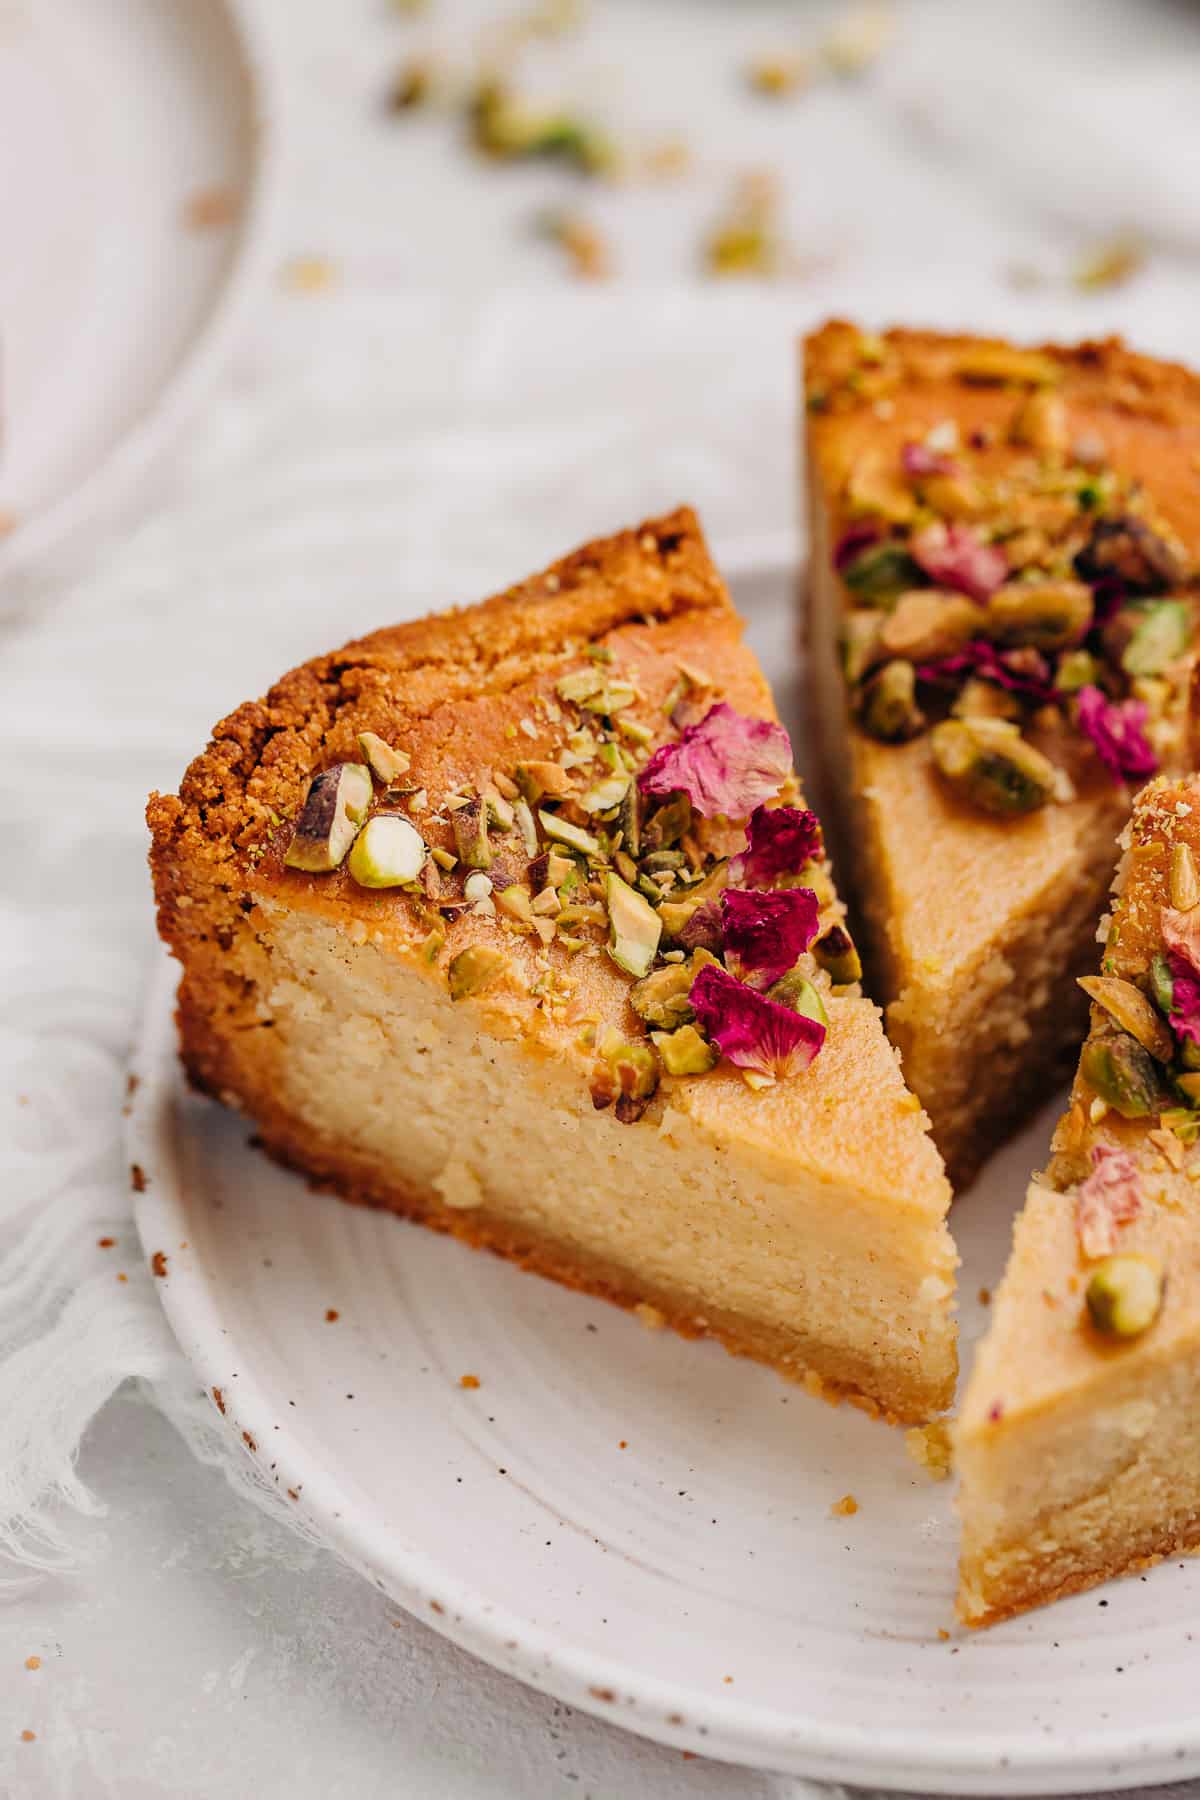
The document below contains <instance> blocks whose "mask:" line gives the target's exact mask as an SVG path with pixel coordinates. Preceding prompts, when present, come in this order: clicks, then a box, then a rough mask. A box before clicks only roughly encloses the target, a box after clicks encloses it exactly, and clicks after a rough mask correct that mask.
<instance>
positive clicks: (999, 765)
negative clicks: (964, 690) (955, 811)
mask: <svg viewBox="0 0 1200 1800" xmlns="http://www.w3.org/2000/svg"><path fill="white" fill-rule="evenodd" d="M929 747H930V750H931V752H932V754H933V760H934V764H935V766H936V767H937V769H938V771H939V773H940V774H941V775H942V777H943V779H944V780H945V781H946V782H947V783H948V784H949V786H950V787H952V788H953V789H954V791H955V793H957V794H958V795H959V796H960V798H962V799H963V800H966V801H967V802H968V804H970V805H971V806H977V807H979V808H981V809H982V810H983V811H984V812H990V813H996V814H998V815H1000V816H1001V817H1016V816H1018V815H1020V814H1021V813H1029V812H1036V811H1037V809H1038V808H1039V807H1041V806H1045V805H1046V803H1047V801H1049V800H1050V799H1051V798H1052V797H1053V796H1054V794H1055V793H1056V791H1057V789H1058V770H1057V769H1056V768H1055V766H1054V764H1053V763H1052V762H1051V761H1050V759H1049V758H1048V757H1045V756H1043V755H1042V753H1041V751H1040V750H1035V749H1034V747H1033V745H1032V744H1027V743H1026V742H1025V740H1024V738H1022V736H1021V735H1020V733H1019V732H1018V731H1017V729H1016V727H1015V726H1013V725H1011V724H1009V723H1008V721H1007V720H1004V719H970V720H966V719H944V720H943V721H942V723H941V724H940V725H935V726H934V728H933V730H932V731H931V732H930V734H929Z"/></svg>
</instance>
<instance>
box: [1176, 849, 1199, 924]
mask: <svg viewBox="0 0 1200 1800" xmlns="http://www.w3.org/2000/svg"><path fill="white" fill-rule="evenodd" d="M1197 904H1200V875H1197V872H1196V859H1195V857H1194V856H1193V855H1192V852H1191V848H1190V846H1189V845H1187V844H1175V845H1174V846H1173V847H1172V850H1171V905H1172V906H1173V907H1174V908H1175V910H1176V911H1177V912H1191V910H1192V908H1193V907H1194V906H1196V905H1197Z"/></svg>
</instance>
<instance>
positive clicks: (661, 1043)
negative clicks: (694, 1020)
mask: <svg viewBox="0 0 1200 1800" xmlns="http://www.w3.org/2000/svg"><path fill="white" fill-rule="evenodd" d="M650 1037H651V1040H652V1042H653V1044H654V1046H655V1048H656V1049H657V1051H658V1054H659V1055H660V1056H661V1057H662V1062H663V1068H664V1069H665V1070H666V1071H667V1074H668V1075H707V1073H708V1071H709V1070H710V1069H713V1068H715V1067H716V1065H717V1053H716V1051H715V1050H714V1049H713V1047H712V1045H711V1044H710V1043H709V1042H708V1039H707V1038H703V1037H701V1035H700V1033H699V1032H698V1031H697V1030H696V1027H695V1026H694V1025H681V1026H680V1027H679V1028H678V1030H676V1031H652V1032H651V1033H650Z"/></svg>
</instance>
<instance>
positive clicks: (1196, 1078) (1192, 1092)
mask: <svg viewBox="0 0 1200 1800" xmlns="http://www.w3.org/2000/svg"><path fill="white" fill-rule="evenodd" d="M1172 1085H1173V1086H1175V1087H1177V1088H1178V1089H1179V1092H1180V1093H1181V1094H1182V1096H1183V1098H1184V1100H1185V1101H1186V1102H1187V1104H1188V1105H1189V1106H1200V1074H1197V1075H1176V1076H1175V1077H1174V1079H1173V1084H1172Z"/></svg>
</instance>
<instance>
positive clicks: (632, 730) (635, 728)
mask: <svg viewBox="0 0 1200 1800" xmlns="http://www.w3.org/2000/svg"><path fill="white" fill-rule="evenodd" d="M616 724H617V730H618V731H619V732H620V733H621V735H622V736H623V737H627V738H628V739H629V741H630V743H633V744H650V743H653V741H654V733H653V732H652V731H651V729H650V727H649V726H648V725H643V724H642V722H641V720H640V719H627V718H626V717H625V715H624V714H623V713H622V715H621V716H620V718H619V719H618V720H617V721H616Z"/></svg>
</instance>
